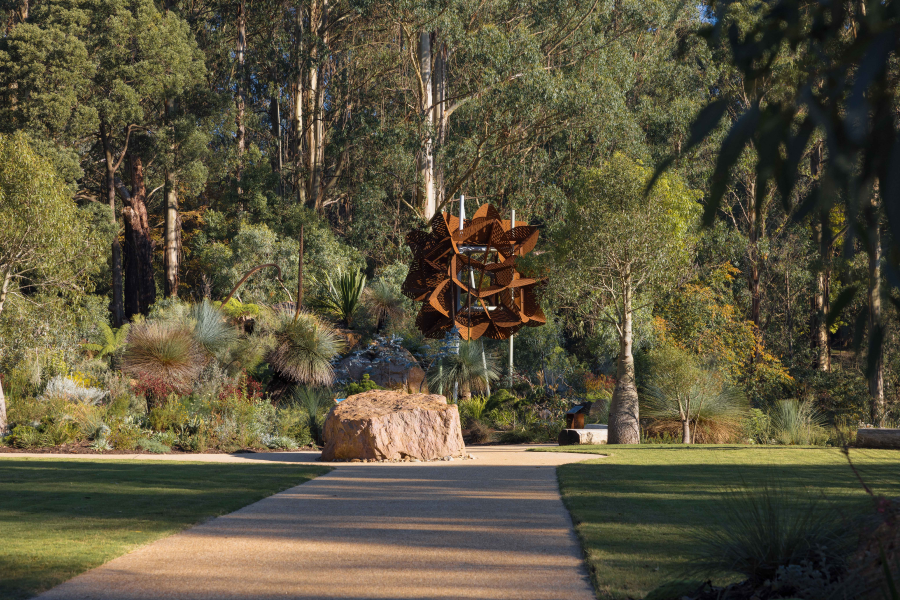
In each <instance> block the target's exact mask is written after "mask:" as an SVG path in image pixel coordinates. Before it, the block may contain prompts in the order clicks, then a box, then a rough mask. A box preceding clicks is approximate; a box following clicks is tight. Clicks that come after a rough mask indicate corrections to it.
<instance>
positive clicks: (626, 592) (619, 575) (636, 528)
mask: <svg viewBox="0 0 900 600" xmlns="http://www.w3.org/2000/svg"><path fill="white" fill-rule="evenodd" d="M546 450H549V451H563V452H571V451H573V450H576V451H578V452H588V453H595V454H604V455H606V456H605V457H604V458H599V459H597V460H591V461H587V462H583V463H576V464H570V465H565V466H562V467H560V468H559V470H558V475H559V483H560V490H561V492H562V495H563V500H564V501H565V503H566V506H567V507H568V508H569V511H570V512H571V514H572V519H573V522H574V523H575V528H576V531H577V533H578V535H579V537H580V538H581V541H582V544H583V546H584V550H585V557H586V558H585V559H586V561H587V565H588V568H589V570H590V571H591V577H592V579H593V581H594V585H595V589H596V590H597V596H598V598H615V599H628V598H643V597H644V595H645V594H646V593H647V592H649V591H650V590H652V589H654V588H656V587H657V586H659V585H660V584H662V583H664V582H665V581H668V580H672V579H678V578H679V576H680V575H681V573H682V572H683V571H684V569H685V567H686V566H687V565H688V564H689V561H690V549H691V540H690V537H689V535H688V534H689V533H690V532H691V530H694V529H696V528H697V527H701V526H707V525H711V526H717V523H718V515H717V510H718V506H719V502H720V499H721V497H722V495H723V493H725V492H727V491H728V490H729V489H731V490H733V489H735V488H739V487H756V488H759V487H762V486H763V485H765V484H768V485H770V486H787V487H789V488H790V487H794V488H796V489H798V490H801V489H803V493H807V491H808V492H811V493H813V494H816V495H821V496H822V498H823V499H824V501H825V502H828V503H834V504H836V505H837V506H838V507H839V508H840V510H841V514H843V515H845V518H847V520H848V522H847V526H848V527H849V526H852V519H853V517H854V516H855V515H858V514H861V513H862V512H864V511H866V510H871V506H872V505H871V502H870V500H869V498H868V496H866V494H865V492H864V491H863V490H862V488H861V486H860V484H859V482H858V481H857V479H856V476H855V475H854V474H853V472H852V470H851V469H850V467H849V466H848V464H847V459H846V458H845V457H844V456H843V455H842V454H841V452H840V451H839V450H838V449H835V448H821V447H819V448H796V447H791V448H785V447H754V446H749V447H748V446H691V447H684V446H680V445H679V446H658V445H657V446H637V447H635V446H631V447H626V446H593V447H587V446H582V447H579V448H577V449H576V448H572V447H562V448H552V449H546ZM850 456H851V458H852V459H853V463H854V465H856V467H857V468H858V470H859V471H860V473H861V475H862V477H863V479H864V480H865V481H866V483H867V484H868V485H869V486H870V487H872V489H873V491H874V492H875V493H876V494H881V495H885V496H897V495H900V452H897V451H890V450H851V452H850Z"/></svg>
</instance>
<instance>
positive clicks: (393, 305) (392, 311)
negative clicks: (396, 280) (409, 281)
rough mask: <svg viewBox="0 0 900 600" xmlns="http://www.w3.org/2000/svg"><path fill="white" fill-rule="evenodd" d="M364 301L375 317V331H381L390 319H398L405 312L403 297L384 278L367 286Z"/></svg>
mask: <svg viewBox="0 0 900 600" xmlns="http://www.w3.org/2000/svg"><path fill="white" fill-rule="evenodd" d="M364 302H365V305H366V306H367V307H368V309H369V311H370V312H371V313H372V316H374V317H375V331H377V332H379V333H380V332H381V330H382V329H384V325H385V323H386V322H387V321H388V320H389V319H396V318H397V317H399V316H400V315H402V314H403V298H402V297H401V296H400V295H399V294H397V292H396V290H394V288H393V287H392V286H391V285H390V284H389V283H388V282H386V281H384V280H383V279H379V280H377V281H375V282H373V283H372V285H370V286H369V287H367V288H366V290H365V294H364Z"/></svg>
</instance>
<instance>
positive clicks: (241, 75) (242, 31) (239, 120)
mask: <svg viewBox="0 0 900 600" xmlns="http://www.w3.org/2000/svg"><path fill="white" fill-rule="evenodd" d="M246 51H247V13H246V6H245V4H244V0H241V2H240V4H239V5H238V17H237V46H236V48H235V54H236V55H237V92H236V94H235V97H234V102H235V108H236V111H235V119H234V120H235V125H236V126H237V131H236V138H237V139H236V142H237V159H238V160H237V182H238V188H237V192H238V194H240V193H242V192H243V190H242V189H241V177H242V175H243V170H244V151H245V149H246V125H245V123H244V112H245V106H246V102H245V100H244V95H245V91H244V85H245V83H246V74H245V72H244V55H245V54H246Z"/></svg>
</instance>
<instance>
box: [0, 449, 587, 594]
mask: <svg viewBox="0 0 900 600" xmlns="http://www.w3.org/2000/svg"><path fill="white" fill-rule="evenodd" d="M470 452H471V454H473V455H475V456H476V457H477V459H475V460H464V461H460V460H456V461H452V462H441V463H397V464H394V463H388V464H380V463H362V464H358V463H337V464H335V465H333V466H335V470H334V471H333V472H331V473H329V474H328V475H325V476H322V477H319V478H317V479H314V480H313V481H310V482H308V483H305V484H303V485H299V486H297V487H294V488H292V489H289V490H287V491H285V492H282V493H280V494H275V495H274V496H271V497H269V498H266V499H265V500H262V501H260V502H257V503H255V504H251V505H250V506H247V507H244V508H242V509H241V510H238V511H236V512H233V513H231V514H229V515H225V516H223V517H219V518H217V519H212V520H210V521H208V522H206V523H204V524H201V525H197V526H195V527H192V528H191V529H188V530H186V531H184V532H182V533H180V534H177V535H173V536H171V537H169V538H166V539H163V540H160V541H158V542H155V543H152V544H149V545H147V546H145V547H143V548H140V549H138V550H135V551H134V552H131V553H129V554H127V555H125V556H122V557H119V558H117V559H114V560H112V561H110V562H109V563H107V564H105V565H103V566H101V567H98V568H96V569H94V570H92V571H89V572H87V573H84V574H83V575H80V576H78V577H76V578H74V579H72V580H70V581H68V582H66V583H64V584H62V585H60V586H57V587H56V588H54V589H52V590H50V591H48V592H46V593H44V594H42V595H41V596H39V597H38V598H40V599H41V600H75V599H88V598H90V599H96V600H101V599H102V600H151V599H162V598H177V599H204V600H205V599H213V598H217V599H218V598H228V599H241V600H251V599H269V598H290V599H297V600H300V599H304V600H306V599H309V600H312V599H319V598H346V599H357V600H361V599H364V598H397V599H400V598H403V599H417V600H426V599H432V598H471V599H485V600H487V599H495V598H508V599H510V600H530V599H534V600H537V599H542V600H543V599H546V600H593V599H594V597H595V596H594V592H593V589H592V587H591V584H590V581H589V579H588V576H587V573H586V571H585V568H584V563H583V560H582V554H581V548H580V546H579V544H578V541H577V540H576V538H575V535H574V533H573V531H572V523H571V521H570V519H569V515H568V512H567V511H566V510H565V508H564V506H563V504H562V501H561V500H560V496H559V491H558V488H557V481H556V466H557V465H561V464H565V463H568V462H576V461H580V460H587V459H590V458H596V456H592V455H585V454H580V455H579V454H563V453H545V452H526V451H525V448H524V447H509V446H504V447H475V448H471V449H470ZM12 456H18V457H23V455H21V454H19V455H5V457H12ZM106 456H109V455H106ZM315 456H316V455H315V454H312V453H290V454H285V453H270V454H249V455H236V456H233V455H202V456H197V455H188V456H178V457H174V456H173V457H171V458H169V457H166V458H165V459H176V460H197V459H201V460H215V461H217V462H220V461H227V462H232V461H234V462H246V461H256V460H260V461H262V460H266V461H275V462H297V463H303V462H308V461H311V460H312V459H314V458H315ZM39 457H40V458H60V456H59V455H39ZM2 458H3V457H0V460H2ZM78 458H94V457H85V456H81V457H78ZM110 458H112V457H110ZM116 458H140V459H144V458H148V457H147V456H145V455H139V456H129V455H117V456H116ZM316 464H322V463H316Z"/></svg>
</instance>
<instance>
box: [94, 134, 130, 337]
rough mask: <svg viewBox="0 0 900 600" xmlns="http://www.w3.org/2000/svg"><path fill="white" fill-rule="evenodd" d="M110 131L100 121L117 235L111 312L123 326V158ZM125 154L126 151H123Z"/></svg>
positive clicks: (115, 323)
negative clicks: (119, 185)
mask: <svg viewBox="0 0 900 600" xmlns="http://www.w3.org/2000/svg"><path fill="white" fill-rule="evenodd" d="M109 136H110V132H109V131H108V128H107V126H106V123H104V122H101V123H100V141H101V143H102V144H103V153H104V158H105V161H106V182H105V183H106V200H107V202H109V208H110V213H111V215H112V216H111V217H110V218H111V223H112V224H113V225H114V226H115V229H116V235H115V237H114V238H113V241H112V278H113V280H112V289H113V299H112V304H110V307H109V312H110V313H111V315H112V322H113V326H115V327H121V326H122V324H123V323H124V322H125V310H124V298H123V295H122V246H121V244H119V222H118V219H116V171H118V170H119V165H120V164H121V159H119V160H116V158H115V156H113V150H112V142H111V141H110V139H109ZM123 154H124V151H123Z"/></svg>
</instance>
